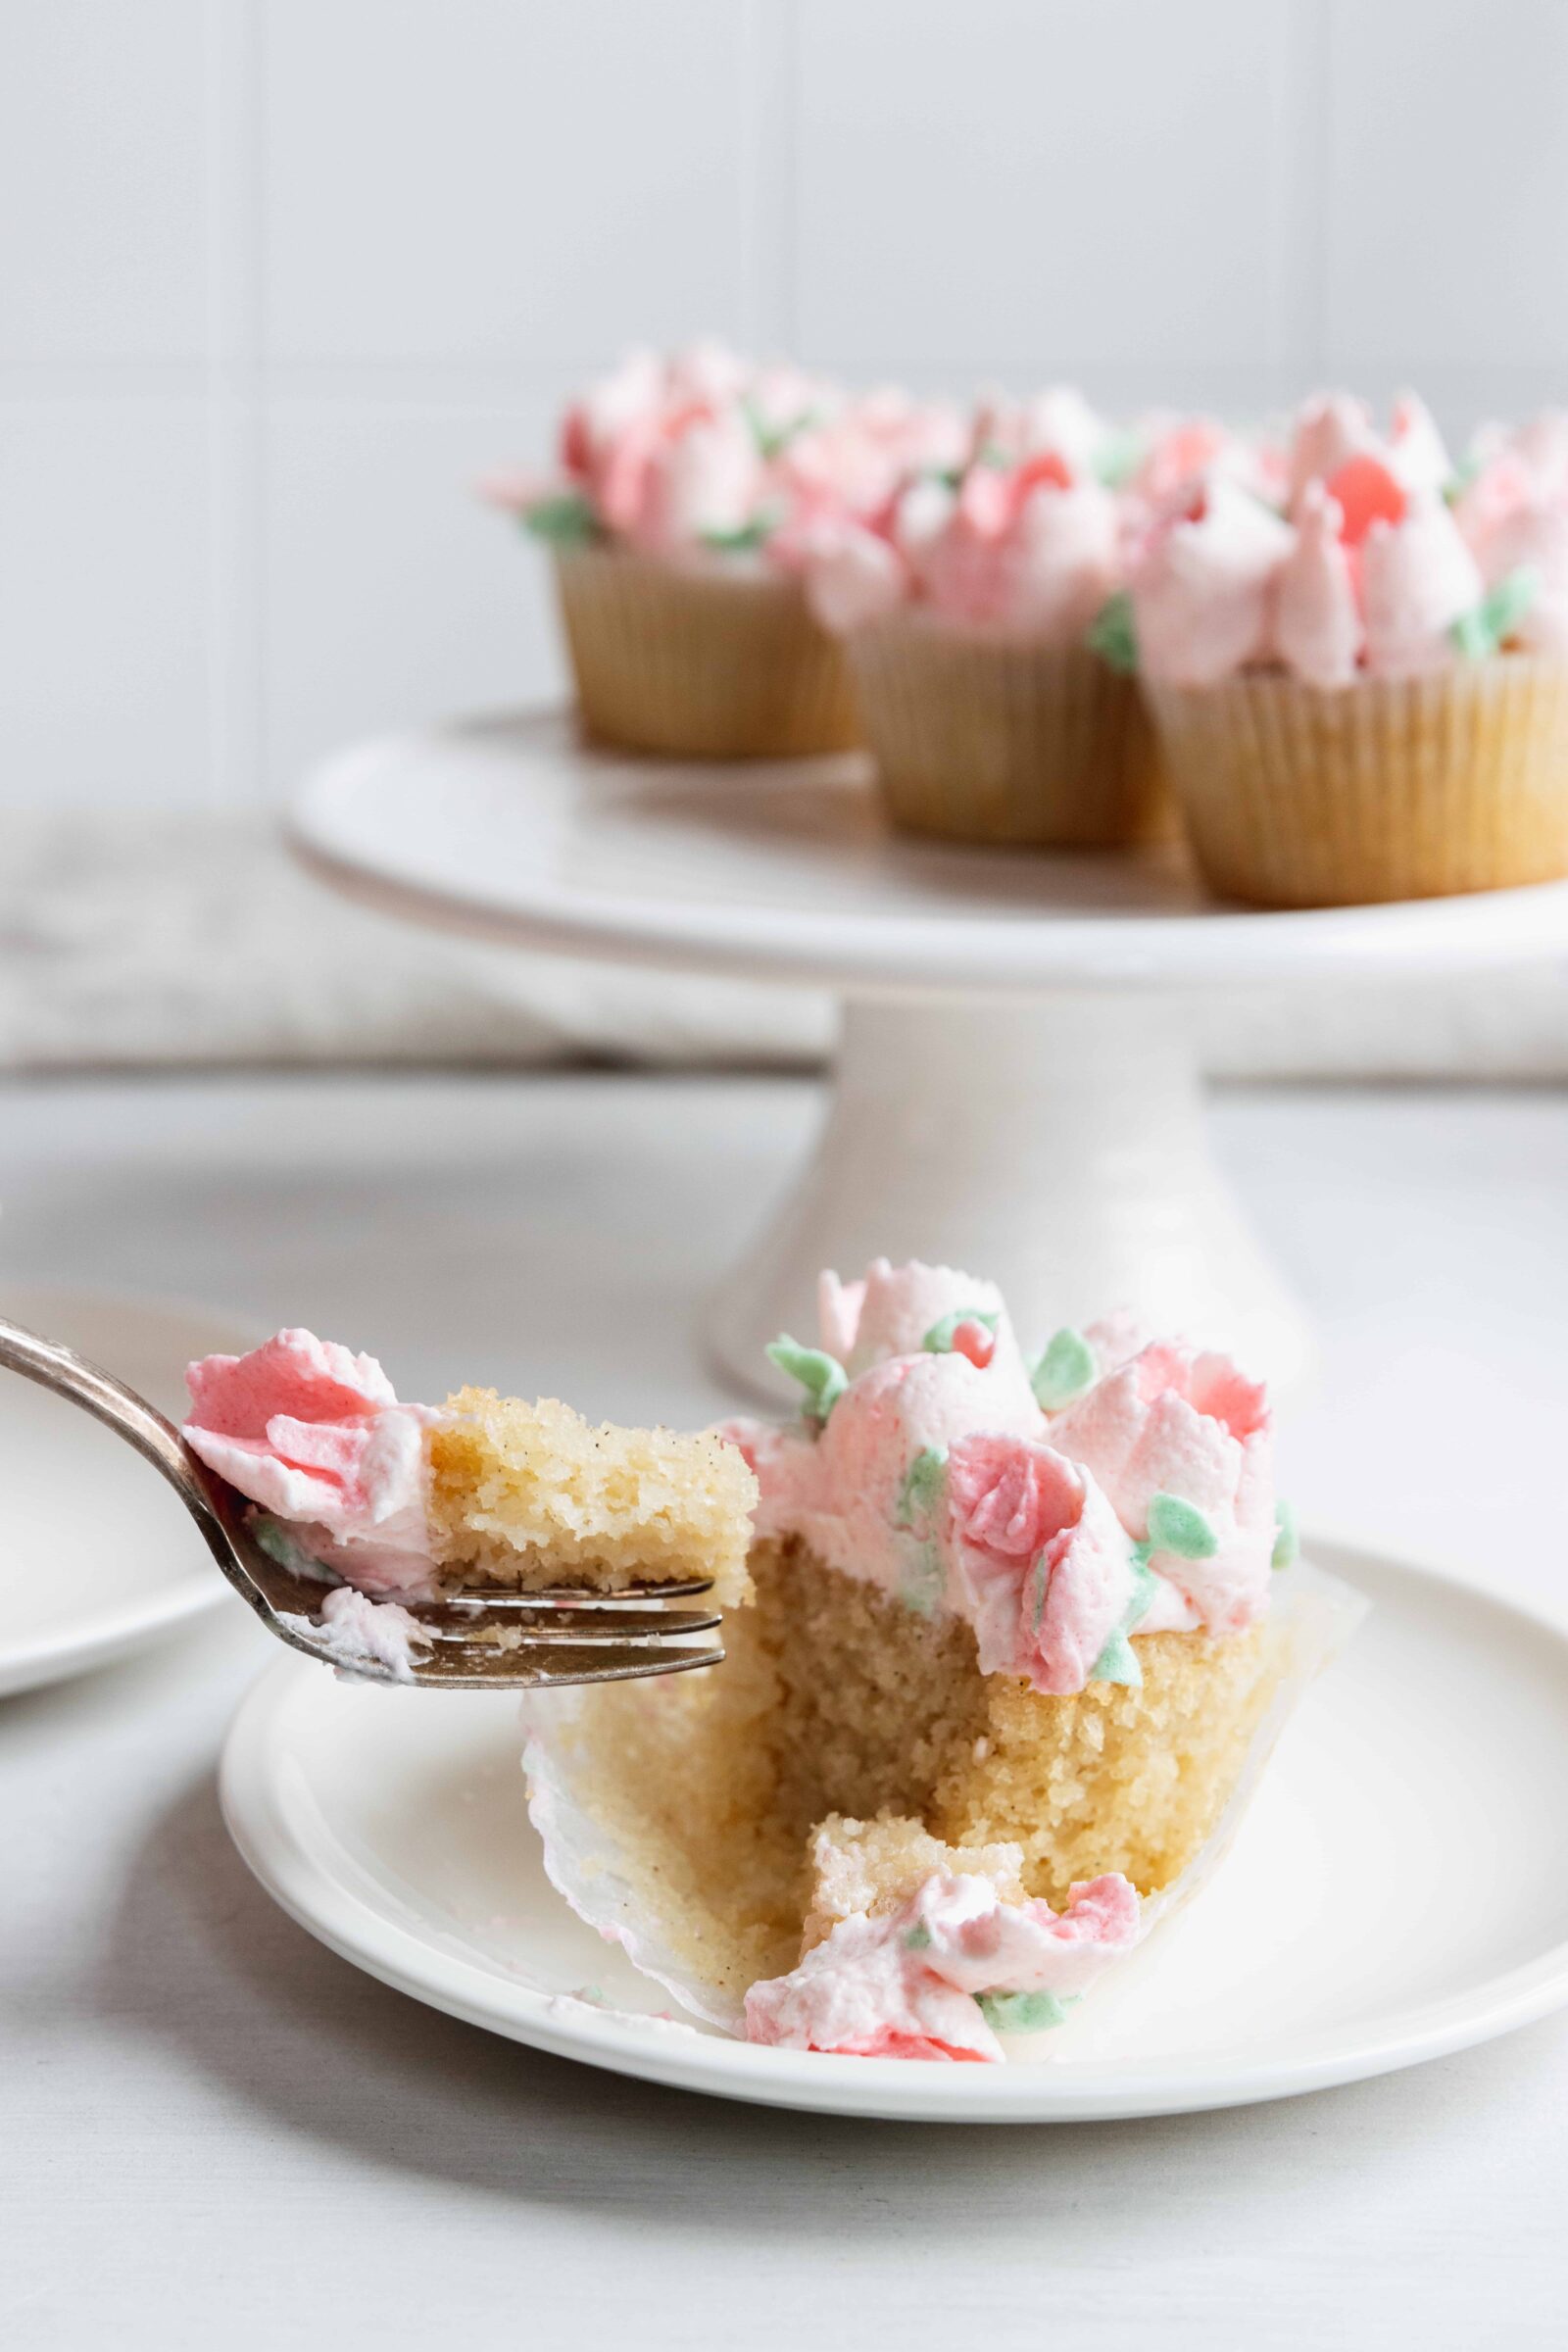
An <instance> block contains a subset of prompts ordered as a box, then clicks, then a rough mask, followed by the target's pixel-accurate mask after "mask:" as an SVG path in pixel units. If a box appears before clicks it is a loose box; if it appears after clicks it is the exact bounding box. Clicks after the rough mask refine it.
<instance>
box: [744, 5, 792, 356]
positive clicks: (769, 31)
mask: <svg viewBox="0 0 1568 2352" xmlns="http://www.w3.org/2000/svg"><path fill="white" fill-rule="evenodd" d="M747 26H748V31H747V40H746V76H747V83H748V90H747V99H748V104H747V122H748V141H749V152H748V154H747V157H746V164H745V169H746V185H747V191H748V199H749V202H748V215H749V218H748V221H747V231H746V236H745V239H744V244H743V252H742V268H743V273H744V274H743V288H742V293H743V300H742V315H743V319H744V332H745V339H746V341H747V343H748V344H749V345H750V346H751V348H752V349H753V350H754V351H755V352H756V353H758V354H759V356H760V357H763V358H768V357H777V356H783V357H786V358H789V359H796V358H798V357H799V356H800V355H799V353H798V351H797V348H796V338H797V330H798V325H799V320H798V319H797V316H796V310H797V304H796V283H795V275H796V258H797V235H796V221H795V203H796V148H797V141H798V135H799V123H798V102H799V88H800V73H799V66H798V57H797V51H798V44H799V25H798V22H797V14H796V6H795V0H752V6H751V8H750V10H749V12H748V18H747Z"/></svg>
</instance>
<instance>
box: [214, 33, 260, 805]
mask: <svg viewBox="0 0 1568 2352" xmlns="http://www.w3.org/2000/svg"><path fill="white" fill-rule="evenodd" d="M260 42H261V33H260V17H259V14H258V11H257V9H256V5H255V0H218V4H217V5H214V6H212V7H211V8H209V10H208V11H207V12H206V43H207V91H206V102H207V216H208V218H207V270H208V282H207V312H208V317H207V337H208V358H207V396H206V407H207V417H206V424H207V461H208V495H209V502H210V519H209V534H208V536H209V581H208V599H209V611H208V644H209V675H210V688H209V741H210V749H211V760H212V787H211V797H212V800H213V802H214V804H215V805H216V806H217V807H219V808H227V809H232V808H244V807H246V806H253V805H254V804H255V803H256V802H257V801H258V800H259V799H260V798H261V797H262V778H263V773H264V751H265V745H264V741H263V715H264V706H265V685H264V678H263V655H264V643H263V596H262V586H263V582H262V566H263V529H262V498H263V484H262V464H263V422H262V414H261V400H260V390H261V356H262V316H261V287H260V270H261V226H262V205H261V124H260V114H259V109H260V102H261V94H260V76H259V73H258V66H259V60H260Z"/></svg>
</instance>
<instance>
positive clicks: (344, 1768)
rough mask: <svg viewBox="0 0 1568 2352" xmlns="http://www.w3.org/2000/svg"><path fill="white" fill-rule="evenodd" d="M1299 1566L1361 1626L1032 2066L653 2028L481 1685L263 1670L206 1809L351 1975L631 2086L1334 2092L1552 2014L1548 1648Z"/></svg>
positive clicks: (1406, 1581)
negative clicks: (378, 1685) (573, 1898)
mask: <svg viewBox="0 0 1568 2352" xmlns="http://www.w3.org/2000/svg"><path fill="white" fill-rule="evenodd" d="M1311 1550H1312V1556H1313V1557H1314V1558H1316V1559H1318V1560H1320V1561H1321V1562H1322V1564H1323V1565H1324V1566H1325V1567H1327V1568H1330V1569H1332V1570H1334V1571H1335V1572H1336V1573H1337V1574H1339V1575H1341V1576H1343V1577H1345V1578H1346V1579H1347V1580H1348V1582H1350V1583H1351V1584H1354V1585H1357V1586H1359V1587H1360V1589H1361V1590H1362V1591H1363V1592H1364V1593H1367V1594H1368V1596H1369V1597H1370V1599H1371V1600H1372V1602H1373V1610H1372V1614H1371V1615H1370V1616H1369V1618H1368V1619H1367V1621H1366V1623H1365V1625H1364V1626H1363V1627H1362V1629H1361V1631H1360V1632H1359V1633H1358V1634H1357V1636H1356V1638H1355V1640H1354V1642H1352V1644H1351V1645H1350V1648H1349V1649H1348V1652H1347V1653H1346V1655H1345V1656H1344V1657H1343V1658H1342V1659H1340V1660H1339V1661H1338V1662H1337V1663H1336V1664H1335V1665H1334V1666H1333V1667H1332V1668H1331V1669H1330V1671H1329V1673H1328V1674H1327V1675H1326V1676H1325V1677H1324V1679H1323V1680H1322V1682H1321V1683H1320V1684H1319V1685H1318V1686H1317V1687H1316V1688H1315V1690H1314V1691H1312V1692H1311V1693H1310V1695H1309V1696H1308V1698H1307V1700H1306V1701H1305V1703H1304V1704H1303V1706H1302V1708H1301V1711H1300V1713H1299V1716H1298V1718H1297V1719H1296V1721H1295V1722H1294V1723H1293V1724H1292V1725H1291V1727H1290V1729H1289V1730H1288V1732H1287V1733H1286V1736H1285V1739H1284V1740H1283V1741H1282V1743H1281V1746H1280V1749H1279V1752H1278V1754H1277V1755H1276V1757H1275V1759H1274V1761H1273V1763H1272V1765H1271V1766H1270V1769H1269V1772H1268V1775H1267V1777H1266V1779H1265V1782H1264V1785H1263V1788H1262V1789H1261V1791H1260V1793H1259V1795H1258V1797H1257V1799H1256V1801H1255V1803H1254V1804H1253V1806H1252V1808H1251V1810H1250V1813H1249V1814H1248V1817H1247V1820H1246V1822H1245V1823H1244V1825H1243V1828H1242V1832H1241V1835H1240V1837H1239V1838H1238V1839H1237V1842H1236V1846H1235V1848H1234V1850H1233V1852H1232V1853H1231V1855H1230V1856H1229V1858H1228V1859H1227V1861H1226V1862H1225V1864H1224V1866H1223V1868H1222V1869H1221V1870H1220V1872H1219V1873H1218V1874H1217V1876H1216V1878H1215V1880H1214V1883H1213V1884H1212V1886H1211V1887H1208V1888H1207V1889H1206V1890H1205V1892H1204V1893H1203V1894H1202V1895H1201V1898H1200V1899H1199V1900H1198V1901H1197V1902H1195V1903H1194V1904H1193V1906H1192V1908H1191V1909H1190V1910H1189V1911H1187V1912H1185V1913H1184V1914H1182V1915H1181V1916H1180V1917H1178V1918H1177V1919H1175V1920H1173V1921H1172V1922H1171V1923H1170V1924H1169V1926H1168V1927H1167V1928H1165V1929H1164V1930H1163V1931H1162V1932H1161V1933H1160V1934H1159V1936H1156V1937H1155V1938H1153V1939H1152V1941H1151V1944H1150V1946H1149V1947H1148V1949H1147V1950H1146V1951H1145V1952H1143V1953H1141V1954H1139V1955H1138V1956H1137V1957H1136V1958H1135V1959H1134V1960H1133V1961H1131V1962H1130V1963H1128V1965H1127V1967H1126V1968H1125V1969H1124V1970H1123V1972H1122V1973H1121V1975H1120V1976H1119V1977H1116V1978H1112V1979H1111V1980H1109V1981H1107V1983H1106V1984H1105V1985H1104V1986H1103V1988H1102V1989H1101V1990H1099V1991H1098V1992H1097V1993H1096V1995H1095V1998H1094V2000H1093V2001H1092V2002H1089V2003H1086V2004H1085V2006H1084V2008H1083V2010H1082V2011H1081V2012H1079V2014H1078V2016H1077V2017H1076V2018H1075V2019H1074V2021H1073V2023H1072V2025H1071V2026H1070V2027H1069V2028H1065V2029H1063V2030H1062V2039H1061V2042H1060V2045H1059V2055H1056V2056H1051V2057H1048V2058H1047V2059H1045V2060H1044V2061H1043V2062H1042V2063H1040V2064H1038V2065H1024V2066H1005V2067H1002V2066H999V2067H983V2066H933V2065H920V2064H915V2063H910V2062H908V2061H901V2060H896V2059H860V2058H827V2057H819V2056H813V2055H809V2054H803V2053H799V2052H795V2051H788V2050H772V2049H761V2048H756V2047H753V2046H751V2045H749V2044H746V2043H743V2042H736V2041H730V2040H727V2039H725V2038H724V2037H722V2036H721V2035H718V2034H711V2033H709V2032H707V2031H705V2030H702V2029H700V2028H697V2027H695V2026H692V2025H689V2024H686V2023H683V2022H678V2021H675V2020H672V2019H670V2018H669V2017H668V2016H667V2015H661V2012H662V2011H664V2009H665V1996H664V1994H663V1993H662V1991H661V1990H660V1988H659V1987H658V1986H657V1985H652V1984H650V1983H649V1982H648V1981H647V1980H646V1979H644V1978H641V1977H639V1976H638V1975H637V1974H636V1972H635V1971H634V1970H633V1969H632V1968H631V1966H630V1964H629V1963H628V1962H627V1961H626V1960H625V1958H624V1957H623V1955H621V1954H620V1953H618V1952H616V1951H614V1950H613V1949H611V1948H609V1947H607V1946H606V1945H605V1944H603V1943H601V1942H600V1941H599V1939H598V1938H597V1936H594V1935H593V1934H592V1933H591V1932H590V1931H589V1930H588V1929H587V1928H585V1927H584V1926H583V1925H582V1924H581V1923H580V1922H579V1921H578V1920H576V1919H575V1918H573V1917H572V1915H571V1914H570V1913H569V1912H568V1911H567V1909H566V1907H565V1905H564V1903H563V1902H562V1900H561V1898H560V1897H559V1896H558V1895H557V1894H556V1893H555V1891H554V1889H553V1888H552V1887H550V1885H549V1883H548V1882H547V1880H546V1879H545V1876H544V1872H543V1869H542V1866H541V1863H540V1858H539V1847H538V1841H537V1839H536V1838H535V1837H534V1834H533V1831H532V1829H531V1827H530V1825H529V1822H528V1819H527V1815H526V1813H525V1811H524V1806H523V1793H522V1786H521V1777H520V1773H519V1769H518V1753H519V1747H520V1739H519V1734H518V1729H517V1723H516V1708H515V1701H514V1700H513V1699H511V1698H509V1697H506V1696H504V1695H501V1694H497V1695H496V1696H495V1697H493V1698H491V1697H487V1696H483V1695H474V1694H471V1693H460V1692H452V1693H448V1694H439V1693H431V1692H424V1691H382V1690H368V1689H361V1690H356V1689H352V1688H347V1687H344V1686H342V1685H339V1684H336V1683H334V1682H333V1681H332V1679H331V1678H330V1677H329V1676H328V1675H327V1674H325V1673H324V1672H323V1671H322V1670H321V1669H320V1668H319V1667H317V1666H313V1665H310V1664H308V1663H307V1662H305V1661H303V1660H294V1659H288V1658H283V1659H279V1661H278V1662H277V1664H276V1665H275V1666H273V1667H272V1668H271V1669H270V1671H269V1672H268V1674H267V1675H266V1676H265V1677H264V1678H263V1680H262V1681H261V1682H260V1683H259V1684H258V1685H257V1687H256V1689H255V1690H254V1691H252V1692H251V1694H250V1696H249V1697H248V1698H247V1700H246V1701H245V1704H244V1706H243V1707H242V1708H241V1710H240V1713H239V1715H238V1716H237V1718H236V1720H235V1723H234V1727H233V1730H232V1732H231V1733H230V1736H229V1740H228V1744H227V1748H226V1750H225V1753H224V1758H223V1770H222V1798H223V1809H224V1814H225V1817H226V1819H227V1821H228V1825H229V1829H230V1831H231V1833H232V1835H233V1837H234V1839H235V1842H236V1843H237V1845H238V1846H239V1849H240V1852H241V1853H242V1854H243V1855H244V1857H245V1859H246V1861H247V1862H248V1863H249V1864H250V1866H251V1868H252V1869H253V1870H254V1871H255V1872H256V1874H257V1876H258V1878H260V1879H261V1881H262V1883H263V1884H264V1885H265V1886H266V1887H269V1888H270V1891H271V1893H272V1894H273V1895H274V1896H275V1897H276V1898H277V1900H278V1901H279V1902H280V1903H281V1904H282V1905H283V1907H284V1908H285V1909H286V1910H288V1911H290V1912H291V1913H292V1914H293V1915H294V1917H295V1918H296V1919H298V1920H300V1921H301V1922H302V1924H303V1925H304V1926H306V1927H307V1928H309V1929H310V1930H311V1931H312V1932H313V1934H315V1935H317V1936H319V1937H320V1938H321V1940H322V1941H323V1942H325V1943H327V1944H329V1945H331V1946H332V1948H333V1949H334V1950H336V1951H338V1952H341V1953H342V1954H343V1955H344V1956H345V1957H346V1958H348V1959H350V1960H352V1961H355V1962H356V1963H357V1964H358V1965H359V1966H360V1967H362V1968H365V1969H367V1970H368V1971H369V1973H370V1974H371V1975H372V1976H376V1977H379V1978H381V1979H382V1980H383V1982H385V1983H386V1984H389V1985H396V1986H398V1987H399V1988H400V1989H401V1990H403V1991H405V1992H409V1993H412V1994H414V1995H415V1996H416V1997H417V1998H418V1999H420V2000H424V2001H428V2002H430V2003H432V2004H433V2005H434V2006H435V2007H436V2008H439V2009H445V2010H448V2011H450V2012H451V2013H452V2014H453V2015H454V2016H457V2017H463V2018H466V2019H468V2020H469V2021H470V2022H471V2023H473V2024H475V2025H479V2026H486V2027H489V2028H490V2029H492V2030H493V2031H494V2032H496V2033H499V2034H507V2035H509V2036H511V2037H512V2038H513V2039H515V2040H517V2041H525V2042H531V2043H534V2044H535V2045H537V2046H538V2047H539V2048H541V2049H547V2050H553V2051H556V2052H558V2053H560V2054H561V2055H563V2056H565V2057H572V2058H579V2059H583V2060H586V2061H587V2062H588V2063H589V2064H591V2065H595V2066H603V2067H610V2068H613V2069H614V2070H615V2071H617V2072H619V2073H622V2074H629V2075H641V2076H645V2077H647V2078H648V2079H649V2080H651V2081H653V2082H668V2083H676V2084H680V2085H682V2086H684V2087H686V2088H689V2089H694V2090H706V2091H711V2092H714V2093H717V2094H718V2095H720V2096H723V2097H728V2098H740V2099H750V2100H758V2101H761V2102H763V2103H766V2104H770V2105H775V2106H785V2107H804V2108H818V2109H828V2110H832V2111H834V2112H837V2113H840V2114H845V2115H864V2116H892V2117H903V2118H908V2119H930V2120H933V2121H937V2120H940V2121H944V2122H953V2123H956V2122H993V2123H1004V2122H1010V2123H1045V2122H1074V2121H1079V2120H1084V2119H1088V2118H1099V2117H1114V2116H1135V2115H1161V2114H1170V2113H1175V2112H1180V2111H1183V2110H1190V2109H1195V2108H1204V2107H1224V2106H1234V2105H1240V2104H1243V2103H1245V2102H1247V2101H1250V2100H1255V2099H1268V2098H1277V2097H1280V2096H1282V2095H1284V2094H1286V2093H1289V2092H1293V2091H1302V2090H1313V2089H1320V2088H1323V2087H1325V2086H1327V2085H1329V2084H1331V2083H1336V2082H1352V2081H1355V2080H1356V2079H1358V2078H1359V2077H1362V2076H1365V2075H1375V2074H1380V2073H1385V2072H1387V2071H1389V2070H1390V2069H1392V2068H1395V2067H1400V2066H1408V2065H1411V2064H1413V2063H1414V2062H1415V2061H1417V2060H1418V2059H1422V2058H1431V2057H1436V2056H1439V2055H1441V2054H1442V2053H1443V2052H1445V2051H1448V2050H1454V2049H1460V2048H1463V2047H1464V2046H1465V2045H1466V2044H1468V2043H1471V2042H1476V2041H1482V2040H1485V2039H1487V2038H1488V2037H1489V2036H1490V2035H1492V2034H1501V2033H1504V2032H1506V2031H1508V2029H1510V2028H1511V2027H1514V2026H1519V2025H1524V2024H1526V2023H1528V2022H1529V2021H1530V2020H1531V2019H1534V2018H1537V2017H1541V2016H1543V2015H1544V2014H1545V2013H1546V2012H1547V2011H1548V2010H1550V2009H1553V2008H1556V2007H1558V2006H1560V2005H1561V2004H1563V2003H1564V2002H1568V1829H1565V1827H1564V1822H1563V1812H1562V1806H1561V1802H1560V1795H1559V1792H1560V1790H1561V1789H1563V1788H1564V1787H1565V1786H1568V1636H1565V1635H1564V1634H1563V1633H1562V1632H1561V1631H1559V1630H1557V1629H1556V1628H1554V1627H1552V1626H1550V1625H1548V1624H1545V1623H1544V1622H1542V1621H1540V1620H1537V1619H1535V1618H1532V1617H1528V1616H1526V1615H1524V1614H1523V1613H1521V1612H1520V1611H1518V1610H1515V1609H1512V1608H1509V1607H1508V1606H1506V1605H1505V1604H1504V1603H1502V1602H1500V1601H1497V1600H1494V1599H1491V1598H1489V1597H1488V1596H1487V1595H1485V1594H1484V1593H1478V1592H1476V1591H1475V1590H1473V1589H1472V1588H1470V1587H1468V1586H1465V1585H1462V1584H1459V1583H1455V1582H1453V1581H1451V1580H1450V1579H1448V1578H1447V1577H1446V1576H1443V1575H1441V1574H1440V1573H1438V1572H1436V1571H1433V1570H1427V1569H1421V1568H1417V1567H1413V1566H1410V1565H1406V1564H1401V1563H1399V1562H1397V1561H1395V1560H1391V1559H1388V1558H1386V1557H1384V1556H1382V1555H1380V1554H1377V1553H1373V1552H1368V1551H1363V1550H1361V1549H1359V1548H1357V1547H1353V1546H1351V1545H1348V1544H1329V1543H1323V1542H1319V1543H1316V1544H1313V1545H1312V1546H1311ZM1069 2037H1070V2038H1069Z"/></svg>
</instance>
